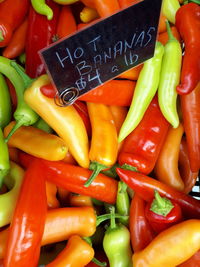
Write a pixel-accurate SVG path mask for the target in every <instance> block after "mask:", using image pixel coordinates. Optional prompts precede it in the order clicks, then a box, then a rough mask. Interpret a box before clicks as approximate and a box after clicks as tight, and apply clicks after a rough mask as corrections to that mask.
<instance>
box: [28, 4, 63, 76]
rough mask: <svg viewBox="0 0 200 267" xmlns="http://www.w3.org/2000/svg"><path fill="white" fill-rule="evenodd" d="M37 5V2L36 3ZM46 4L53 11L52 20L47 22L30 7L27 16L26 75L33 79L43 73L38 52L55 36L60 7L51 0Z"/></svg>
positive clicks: (42, 65) (43, 69)
mask: <svg viewBox="0 0 200 267" xmlns="http://www.w3.org/2000/svg"><path fill="white" fill-rule="evenodd" d="M38 3H39V1H38ZM46 4H47V5H48V6H49V7H50V8H51V9H52V10H53V18H52V19H51V20H48V19H47V18H46V16H43V15H40V14H38V13H37V12H35V10H34V9H33V7H32V6H30V9H29V16H28V33H29V34H28V35H27V38H26V46H25V53H26V63H25V68H26V73H27V74H28V75H29V76H30V77H31V78H35V77H38V76H39V75H41V74H44V73H45V67H44V64H43V63H42V61H41V59H40V56H39V54H38V51H39V50H41V49H42V48H44V47H46V46H48V45H49V44H51V43H52V38H53V36H54V35H55V34H56V27H57V21H58V17H59V12H60V7H59V6H58V5H57V4H56V3H54V2H53V1H51V0H46Z"/></svg>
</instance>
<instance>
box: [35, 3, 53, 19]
mask: <svg viewBox="0 0 200 267" xmlns="http://www.w3.org/2000/svg"><path fill="white" fill-rule="evenodd" d="M31 4H32V7H33V8H34V10H35V11H36V12H37V13H38V14H41V15H44V16H46V17H47V19H48V20H51V19H52V18H53V10H52V9H51V8H50V7H49V6H48V5H47V4H46V3H45V0H31Z"/></svg>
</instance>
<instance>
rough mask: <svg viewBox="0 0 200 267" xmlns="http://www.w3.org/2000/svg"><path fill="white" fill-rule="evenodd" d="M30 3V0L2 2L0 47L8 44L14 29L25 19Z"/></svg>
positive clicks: (0, 9) (0, 11)
mask: <svg viewBox="0 0 200 267" xmlns="http://www.w3.org/2000/svg"><path fill="white" fill-rule="evenodd" d="M29 5H30V1H29V0H15V1H13V0H6V1H3V2H2V3H0V33H1V34H0V35H2V36H1V37H0V47H5V46H7V44H8V43H9V41H10V39H11V37H12V34H13V32H14V30H15V29H16V28H17V27H18V26H19V25H20V24H21V23H22V21H23V20H24V18H25V16H26V14H27V12H28V8H29Z"/></svg>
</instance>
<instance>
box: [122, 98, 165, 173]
mask: <svg viewBox="0 0 200 267" xmlns="http://www.w3.org/2000/svg"><path fill="white" fill-rule="evenodd" d="M168 127H169V123H168V122H167V120H166V119H165V118H164V116H163V115H162V113H161V111H160V108H159V104H158V99H157V96H155V97H154V98H153V100H152V101H151V103H150V105H149V107H148V109H147V111H146V112H145V115H144V117H143V118H142V121H141V122H140V124H139V125H138V126H137V128H135V129H134V130H133V131H132V132H131V133H130V134H129V135H128V136H127V137H126V138H125V140H124V143H123V145H122V148H121V150H120V153H119V156H118V161H119V164H120V165H123V164H125V163H126V164H129V165H132V166H134V167H136V168H137V170H138V171H140V172H142V173H145V174H149V173H150V172H151V171H152V170H153V168H154V166H155V163H156V160H157V158H158V155H159V152H160V149H161V147H162V144H163V142H164V140H165V136H166V134H167V130H168Z"/></svg>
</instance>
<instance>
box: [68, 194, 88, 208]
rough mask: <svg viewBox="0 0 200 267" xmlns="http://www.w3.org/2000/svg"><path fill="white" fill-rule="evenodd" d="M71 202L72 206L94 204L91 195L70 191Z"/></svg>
mask: <svg viewBox="0 0 200 267" xmlns="http://www.w3.org/2000/svg"><path fill="white" fill-rule="evenodd" d="M69 202H70V206H72V207H87V206H93V204H92V199H91V197H89V196H84V195H79V194H74V193H70V196H69Z"/></svg>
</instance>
